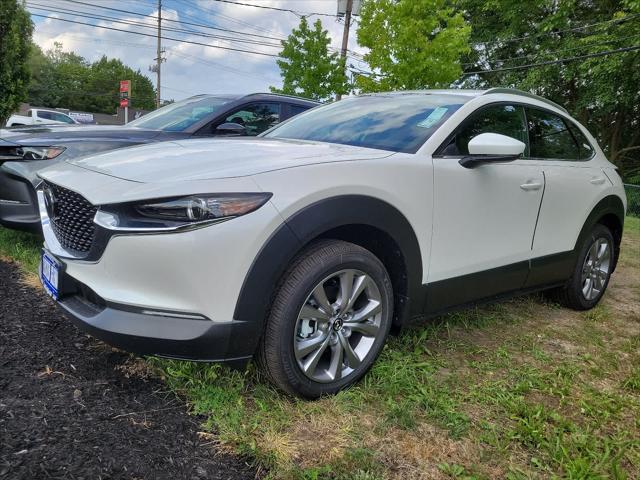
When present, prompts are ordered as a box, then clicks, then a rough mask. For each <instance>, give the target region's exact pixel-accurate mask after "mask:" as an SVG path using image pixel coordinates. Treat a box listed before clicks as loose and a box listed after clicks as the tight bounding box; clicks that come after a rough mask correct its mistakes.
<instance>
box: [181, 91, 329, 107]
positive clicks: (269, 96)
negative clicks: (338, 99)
mask: <svg viewBox="0 0 640 480" xmlns="http://www.w3.org/2000/svg"><path fill="white" fill-rule="evenodd" d="M197 97H211V98H225V99H228V100H236V101H237V100H257V101H260V100H278V99H280V100H288V101H293V103H299V104H307V105H320V102H318V101H316V100H311V99H309V98H304V97H297V96H295V95H283V94H280V93H261V92H257V93H244V94H232V93H203V94H200V95H193V96H192V97H190V98H197Z"/></svg>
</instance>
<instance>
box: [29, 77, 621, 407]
mask: <svg viewBox="0 0 640 480" xmlns="http://www.w3.org/2000/svg"><path fill="white" fill-rule="evenodd" d="M41 177H42V178H43V180H44V182H43V184H42V189H41V190H40V191H39V192H38V196H39V201H40V209H41V217H42V225H43V231H44V233H45V247H44V250H43V256H42V264H41V278H42V282H43V284H44V286H45V288H46V289H47V291H48V292H49V293H50V294H51V295H52V296H53V297H54V298H55V299H57V301H58V302H59V304H60V305H61V306H62V308H64V309H65V310H66V311H67V312H68V313H70V314H71V317H72V318H73V319H74V320H75V322H76V323H77V324H78V325H79V326H80V327H81V328H83V329H85V330H86V331H88V332H90V333H91V334H93V335H95V336H96V337H98V338H101V339H103V340H105V341H106V342H108V343H111V344H113V345H115V346H118V347H121V348H124V349H127V350H130V351H132V352H136V353H139V354H156V355H162V356H169V357H174V358H183V359H194V360H210V361H226V362H235V363H240V364H242V363H244V362H246V361H247V360H248V359H250V358H252V357H256V359H257V361H258V363H259V365H260V366H261V368H262V369H263V370H264V371H265V372H266V373H267V375H268V377H269V378H270V379H271V380H272V381H273V382H274V383H275V384H276V385H277V386H278V387H280V388H281V389H283V390H284V391H286V392H289V393H292V394H296V395H300V396H304V397H307V398H314V397H318V396H320V395H322V394H329V393H334V392H337V391H338V390H340V389H342V388H344V387H346V386H348V385H350V384H352V383H353V382H355V381H357V380H358V379H359V378H361V377H362V376H363V375H364V374H365V372H366V371H367V370H368V369H369V367H370V366H371V364H372V363H373V362H374V361H375V359H376V357H377V355H378V354H379V353H380V351H381V349H382V347H383V345H384V343H385V340H386V337H387V335H388V333H389V331H390V329H391V327H392V326H396V327H398V326H402V325H404V324H406V323H407V322H408V321H409V320H410V319H411V318H412V317H414V316H418V315H423V314H426V315H434V314H439V313H441V312H445V311H447V310H448V309H451V308H453V307H457V306H460V305H465V304H471V303H474V302H479V301H485V300H488V299H493V298H499V297H502V296H506V295H512V294H516V293H522V292H531V291H535V290H542V289H555V293H556V295H557V298H558V299H559V300H560V301H561V302H562V303H564V304H565V305H567V306H569V307H571V308H575V309H588V308H591V307H593V306H594V305H595V304H596V303H598V301H599V300H600V299H601V297H602V295H603V294H604V291H605V289H606V287H607V283H608V281H609V277H610V275H611V274H612V272H613V271H614V269H615V266H616V260H617V259H618V255H619V248H620V239H621V236H622V228H623V222H624V214H625V208H626V200H625V196H624V191H623V188H622V183H621V180H620V178H619V176H618V175H617V173H616V171H615V168H614V166H613V165H612V164H611V163H609V162H608V161H607V159H606V158H605V156H604V154H603V152H602V151H601V149H600V148H599V147H598V145H597V143H596V141H595V140H594V138H593V137H592V136H591V135H590V134H589V132H588V131H587V130H586V129H585V128H584V127H583V126H581V125H580V124H579V123H578V122H576V121H575V120H574V119H572V118H571V117H570V116H569V115H568V114H567V112H566V111H565V110H563V109H562V108H561V107H559V106H558V105H556V104H554V103H552V102H549V101H547V100H544V99H542V98H539V97H535V96H533V95H529V94H526V93H523V92H518V91H514V90H506V89H491V90H487V91H468V90H450V91H422V92H399V93H387V94H376V95H363V96H360V97H354V98H347V99H345V100H343V101H340V102H337V103H333V104H330V105H326V106H322V107H318V108H316V109H313V110H310V111H308V112H306V113H303V114H301V115H300V116H298V117H295V118H294V119H292V120H290V121H288V122H285V123H283V124H281V125H279V126H277V127H275V128H274V129H272V130H271V131H269V132H267V133H266V134H265V135H264V136H263V137H262V138H248V139H237V140H235V139H234V140H219V139H201V140H185V141H178V142H167V143H159V144H154V145H147V146H141V147H133V148H128V149H123V150H117V151H113V152H110V153H106V154H101V155H96V156H93V157H85V158H81V159H77V160H74V161H69V162H66V163H62V164H58V165H55V166H54V167H52V168H50V169H47V170H44V171H43V172H42V173H41Z"/></svg>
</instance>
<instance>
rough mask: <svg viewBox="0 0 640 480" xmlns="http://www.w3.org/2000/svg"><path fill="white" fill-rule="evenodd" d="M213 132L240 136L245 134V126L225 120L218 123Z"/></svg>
mask: <svg viewBox="0 0 640 480" xmlns="http://www.w3.org/2000/svg"><path fill="white" fill-rule="evenodd" d="M213 133H214V135H228V136H240V135H246V134H247V128H246V127H245V126H244V125H240V124H239V123H232V122H227V123H223V124H221V125H218V126H217V127H216V129H215V131H214V132H213Z"/></svg>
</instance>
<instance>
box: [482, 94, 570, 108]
mask: <svg viewBox="0 0 640 480" xmlns="http://www.w3.org/2000/svg"><path fill="white" fill-rule="evenodd" d="M491 93H507V94H511V95H520V96H521V97H528V98H533V99H535V100H540V101H541V102H544V103H546V104H548V105H551V106H552V107H556V108H557V109H560V110H562V111H563V112H565V113H569V112H568V111H567V109H566V108H564V107H562V106H560V105H558V104H557V103H556V102H552V101H551V100H548V99H546V98H544V97H541V96H539V95H535V94H533V93H529V92H524V91H522V90H518V89H516V88H490V89H488V90H485V91H484V92H483V93H482V95H489V94H491Z"/></svg>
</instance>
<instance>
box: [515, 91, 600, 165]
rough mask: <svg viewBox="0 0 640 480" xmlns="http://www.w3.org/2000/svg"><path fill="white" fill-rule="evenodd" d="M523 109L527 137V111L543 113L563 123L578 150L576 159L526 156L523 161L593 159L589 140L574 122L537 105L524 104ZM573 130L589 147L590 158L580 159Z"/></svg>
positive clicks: (582, 160) (593, 154)
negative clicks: (575, 130) (578, 133)
mask: <svg viewBox="0 0 640 480" xmlns="http://www.w3.org/2000/svg"><path fill="white" fill-rule="evenodd" d="M524 107H525V108H524V115H525V121H526V122H527V136H529V135H530V133H529V127H528V125H529V121H528V113H527V110H530V109H531V110H538V111H540V112H544V113H547V114H549V115H555V116H556V117H558V118H559V119H560V120H562V122H563V123H564V125H565V127H566V128H567V130H568V131H569V134H570V135H571V138H573V141H574V143H575V144H576V149H577V150H578V158H559V157H554V158H545V157H532V156H528V157H523V160H535V161H537V162H588V161H589V160H592V159H593V157H594V156H595V149H594V148H593V145H592V144H591V142H590V141H589V139H588V138H586V136H585V135H584V133H582V131H581V130H580V128H579V127H578V126H577V125H576V124H575V122H573V121H572V120H570V119H568V118H567V117H565V116H564V115H561V114H559V113H557V112H553V111H551V110H549V109H546V108H544V107H539V106H537V105H527V104H525V105H524ZM574 129H577V130H578V131H579V132H580V133H581V135H582V136H583V137H584V139H585V141H586V142H587V144H588V145H589V148H590V150H591V156H589V158H580V146H579V143H578V139H577V138H576V136H575V133H574ZM529 144H530V143H529ZM529 153H531V149H529Z"/></svg>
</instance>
